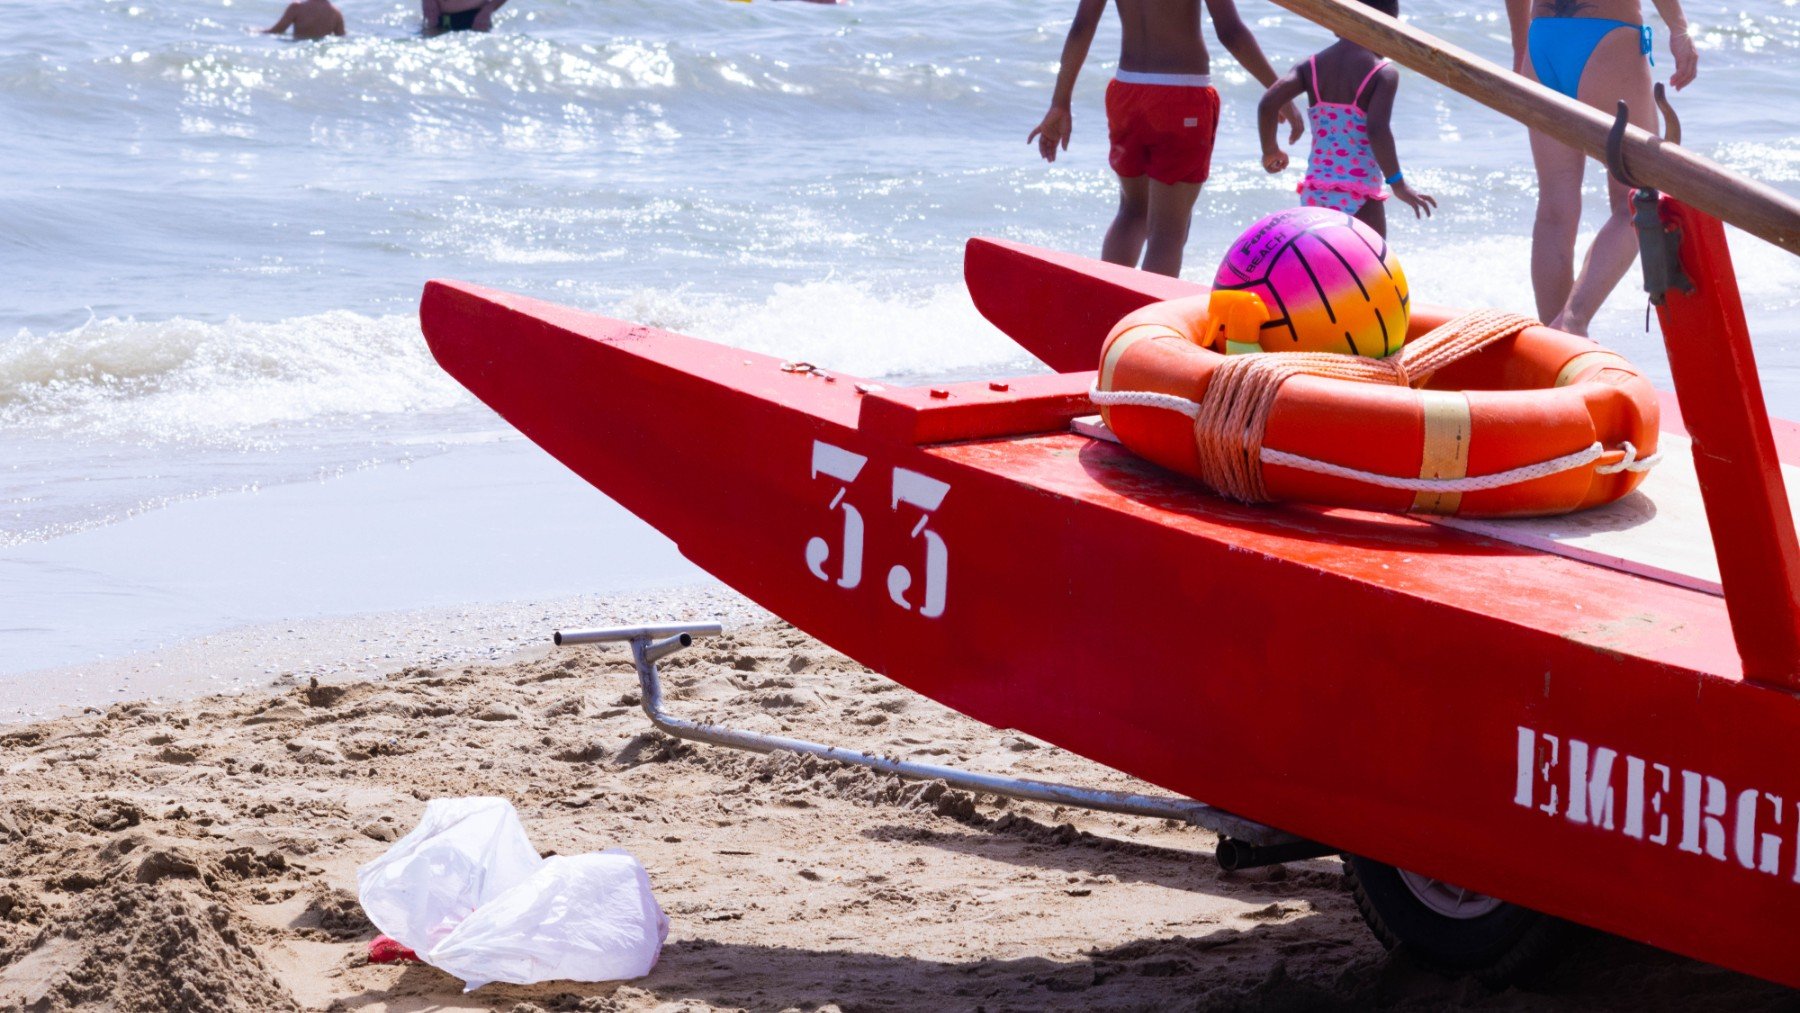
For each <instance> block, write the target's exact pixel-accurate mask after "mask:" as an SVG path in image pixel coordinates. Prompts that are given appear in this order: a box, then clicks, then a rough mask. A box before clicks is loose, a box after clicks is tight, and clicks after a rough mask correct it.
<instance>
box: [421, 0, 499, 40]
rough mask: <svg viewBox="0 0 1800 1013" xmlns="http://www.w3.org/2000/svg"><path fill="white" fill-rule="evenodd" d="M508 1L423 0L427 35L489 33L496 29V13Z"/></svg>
mask: <svg viewBox="0 0 1800 1013" xmlns="http://www.w3.org/2000/svg"><path fill="white" fill-rule="evenodd" d="M504 6H506V0H423V2H422V7H423V8H424V12H425V34H426V35H441V34H443V33H444V32H487V31H492V30H493V28H494V12H495V11H498V10H499V9H500V8H502V7H504Z"/></svg>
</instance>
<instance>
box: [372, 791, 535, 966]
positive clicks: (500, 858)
mask: <svg viewBox="0 0 1800 1013" xmlns="http://www.w3.org/2000/svg"><path fill="white" fill-rule="evenodd" d="M543 864H544V860H543V859H542V858H540V857H538V853H537V849H536V848H533V847H532V846H531V841H529V840H528V839H526V837H525V828H524V827H522V826H520V825H519V814H518V813H517V812H515V811H514V810H513V807H512V803H511V802H508V801H507V800H505V799H503V798H439V799H432V800H431V801H430V802H429V803H427V804H426V806H425V815H424V817H423V818H422V819H420V820H419V825H418V827H416V828H414V830H413V832H412V833H410V834H407V835H406V836H405V837H402V838H401V839H400V840H398V841H395V842H394V844H393V846H392V847H390V848H388V850H387V853H386V854H384V855H382V856H381V857H380V858H377V859H376V860H374V861H373V862H370V863H369V864H368V865H365V866H363V867H362V868H360V869H358V870H356V885H357V892H358V895H359V899H360V900H361V901H362V907H363V911H364V912H365V913H366V914H367V915H368V916H369V920H370V921H372V922H374V923H375V927H376V928H378V929H380V930H381V931H382V932H383V933H385V934H387V935H389V936H392V937H393V938H394V939H396V940H398V941H399V942H400V944H401V945H403V946H406V947H408V948H410V949H412V950H413V951H414V952H416V953H418V954H419V955H420V956H424V955H425V954H427V953H430V952H431V950H432V948H433V947H435V946H437V945H438V944H439V943H440V942H441V941H442V940H443V939H444V938H445V937H447V936H449V935H450V934H451V933H452V931H453V930H454V929H455V928H456V927H457V926H458V925H460V924H462V922H463V921H464V919H466V918H468V917H469V915H470V914H472V913H473V912H474V911H475V910H476V909H477V908H479V907H481V906H482V905H484V904H486V903H487V902H489V901H491V900H493V899H494V898H496V897H499V896H500V895H501V894H504V893H506V892H507V891H508V890H511V889H512V888H513V887H515V886H518V885H519V884H520V883H523V882H525V881H527V880H528V879H530V878H531V876H532V874H534V873H536V872H537V871H538V870H539V869H540V868H542V867H543Z"/></svg>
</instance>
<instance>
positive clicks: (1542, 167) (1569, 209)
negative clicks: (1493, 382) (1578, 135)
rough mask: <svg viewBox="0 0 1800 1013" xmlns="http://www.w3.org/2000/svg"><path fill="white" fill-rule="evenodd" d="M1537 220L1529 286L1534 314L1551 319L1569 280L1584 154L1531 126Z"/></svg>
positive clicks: (1558, 310) (1559, 308)
mask: <svg viewBox="0 0 1800 1013" xmlns="http://www.w3.org/2000/svg"><path fill="white" fill-rule="evenodd" d="M1531 159H1532V161H1533V162H1536V163H1537V178H1538V203H1537V222H1536V223H1535V224H1534V225H1533V226H1532V228H1531V290H1532V292H1533V293H1534V294H1535V295H1536V296H1537V313H1538V319H1539V320H1543V321H1546V322H1548V321H1551V320H1555V319H1556V317H1557V316H1558V315H1560V314H1561V313H1562V309H1563V305H1564V304H1565V303H1567V302H1568V301H1569V289H1570V288H1571V287H1572V286H1573V285H1574V282H1575V237H1576V234H1577V233H1578V232H1579V231H1580V229H1581V175H1582V173H1583V172H1584V171H1585V169H1586V159H1587V156H1585V155H1583V154H1582V153H1581V152H1579V151H1576V150H1575V149H1574V148H1571V147H1569V146H1568V145H1566V144H1563V143H1562V142H1561V141H1557V140H1554V139H1552V138H1551V137H1549V136H1548V135H1546V134H1541V133H1539V132H1538V131H1536V130H1533V131H1532V132H1531Z"/></svg>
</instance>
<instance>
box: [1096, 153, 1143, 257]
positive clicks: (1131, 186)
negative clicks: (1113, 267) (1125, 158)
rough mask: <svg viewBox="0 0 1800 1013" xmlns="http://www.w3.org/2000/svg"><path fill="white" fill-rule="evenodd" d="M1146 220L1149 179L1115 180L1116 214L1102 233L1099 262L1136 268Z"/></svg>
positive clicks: (1141, 247)
mask: <svg viewBox="0 0 1800 1013" xmlns="http://www.w3.org/2000/svg"><path fill="white" fill-rule="evenodd" d="M1149 219H1150V178H1149V177H1148V176H1120V177H1119V213H1118V214H1116V215H1114V216H1113V221H1112V225H1111V226H1109V227H1108V228H1107V230H1106V241H1105V242H1104V243H1102V244H1101V245H1100V259H1101V260H1104V261H1106V262H1107V263H1110V264H1124V265H1125V266H1126V267H1136V266H1137V262H1138V256H1139V255H1140V254H1142V253H1143V252H1144V233H1145V231H1146V230H1147V228H1148V225H1149Z"/></svg>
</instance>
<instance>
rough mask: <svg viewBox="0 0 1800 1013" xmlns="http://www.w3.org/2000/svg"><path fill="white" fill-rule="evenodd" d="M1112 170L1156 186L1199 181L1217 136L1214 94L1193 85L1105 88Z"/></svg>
mask: <svg viewBox="0 0 1800 1013" xmlns="http://www.w3.org/2000/svg"><path fill="white" fill-rule="evenodd" d="M1106 127H1107V132H1108V133H1109V134H1110V135H1111V137H1112V157H1111V158H1110V159H1109V161H1110V162H1111V163H1112V167H1113V171H1114V172H1116V173H1118V174H1119V175H1121V176H1126V177H1132V176H1149V177H1150V178H1151V179H1154V180H1156V181H1157V182H1158V183H1204V182H1206V177H1207V174H1208V173H1210V172H1211V171H1212V150H1213V137H1214V136H1215V135H1217V133H1218V132H1219V93H1218V92H1216V91H1214V90H1213V89H1211V88H1207V87H1200V86H1195V85H1170V84H1132V83H1128V82H1125V81H1117V80H1115V81H1113V82H1111V83H1109V84H1108V85H1107V86H1106Z"/></svg>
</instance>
